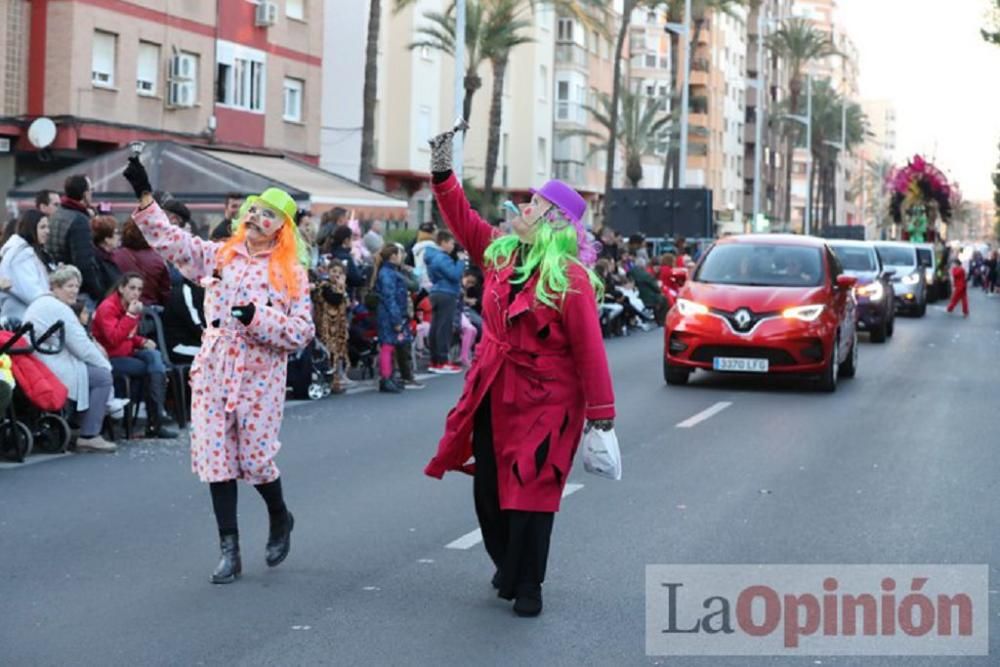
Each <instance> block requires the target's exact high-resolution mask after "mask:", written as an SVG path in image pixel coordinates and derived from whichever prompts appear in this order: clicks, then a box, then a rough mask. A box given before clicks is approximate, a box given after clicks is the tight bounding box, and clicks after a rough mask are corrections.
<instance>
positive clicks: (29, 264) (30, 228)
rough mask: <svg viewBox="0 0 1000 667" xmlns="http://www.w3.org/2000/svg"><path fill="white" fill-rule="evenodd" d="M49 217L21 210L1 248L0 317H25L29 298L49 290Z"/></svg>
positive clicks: (38, 212)
mask: <svg viewBox="0 0 1000 667" xmlns="http://www.w3.org/2000/svg"><path fill="white" fill-rule="evenodd" d="M48 238H49V219H48V218H47V217H45V214H44V213H42V212H41V211H39V210H37V209H31V210H28V211H25V212H24V213H22V214H21V217H20V218H18V220H17V225H16V226H15V227H14V234H13V235H12V236H11V237H10V238H9V239H8V240H7V242H6V243H4V245H3V248H0V278H2V279H4V281H3V284H2V288H3V290H2V291H0V318H3V319H6V320H22V319H24V311H25V309H26V308H27V307H28V304H30V303H31V302H32V301H34V300H35V299H37V298H38V297H39V296H41V295H42V294H45V293H46V292H48V291H49V267H48V264H49V257H48V254H46V252H45V243H46V241H47V240H48Z"/></svg>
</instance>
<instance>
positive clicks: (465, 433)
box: [424, 175, 615, 512]
mask: <svg viewBox="0 0 1000 667" xmlns="http://www.w3.org/2000/svg"><path fill="white" fill-rule="evenodd" d="M434 196H435V198H436V199H437V203H438V207H439V208H440V210H441V215H442V216H443V217H444V220H445V222H446V223H447V224H448V227H449V228H450V229H451V231H452V232H453V233H454V234H455V236H456V238H457V239H458V241H459V242H460V243H461V244H462V246H464V247H465V249H466V250H467V251H468V252H469V256H470V258H471V259H472V262H473V263H474V264H476V265H478V266H480V267H483V269H484V273H485V285H484V288H483V324H484V329H483V339H482V342H481V343H480V345H479V347H477V348H476V358H475V360H474V362H473V364H472V368H471V369H470V370H469V373H468V375H467V376H466V379H465V388H464V390H463V391H462V396H461V398H459V401H458V404H457V405H456V406H455V407H454V408H452V410H451V412H449V413H448V418H447V421H446V423H445V434H444V437H442V438H441V441H440V443H439V444H438V451H437V454H436V455H435V456H434V458H433V459H431V461H430V463H429V464H427V467H426V468H425V470H424V472H425V474H427V475H430V476H431V477H437V478H441V477H442V476H443V475H444V473H445V472H447V471H449V470H459V471H462V472H466V473H470V474H471V473H472V472H473V471H474V466H473V464H471V463H470V462H469V460H470V459H471V458H472V427H473V421H474V417H475V414H476V410H477V408H478V407H479V405H480V403H481V402H482V400H483V397H484V396H485V395H486V392H487V391H489V392H490V394H491V407H492V417H493V448H494V451H495V453H496V461H497V475H498V483H499V494H500V508H501V509H505V510H524V511H534V512H555V511H557V510H558V509H559V501H560V499H561V498H562V490H563V487H564V486H565V484H566V479H567V478H568V477H569V472H570V466H571V465H572V462H573V455H574V454H575V453H576V449H577V446H578V445H579V443H580V438H581V435H582V432H583V425H584V419H591V420H596V419H613V418H614V416H615V408H614V392H613V390H612V387H611V375H610V373H609V371H608V361H607V356H606V355H605V351H604V341H603V339H602V338H601V326H600V322H599V321H598V316H597V301H596V297H595V295H594V290H593V289H592V287H591V285H590V281H589V280H588V278H587V273H586V271H585V270H584V269H583V268H582V267H580V266H578V265H575V264H570V265H569V269H568V274H569V279H570V289H569V292H567V294H566V296H565V298H564V299H563V301H562V304H561V306H562V307H561V308H560V309H558V310H557V309H555V308H551V307H549V306H546V305H545V304H543V303H540V302H539V301H538V300H537V299H536V298H535V280H534V279H532V280H530V281H529V282H528V283H527V284H526V285H525V286H524V289H522V290H521V292H520V293H519V294H518V295H517V296H516V297H515V298H514V300H513V302H512V303H510V305H509V306H508V303H509V302H510V290H511V284H510V279H511V277H512V274H513V271H514V269H513V266H508V267H506V268H504V269H503V270H500V271H497V270H493V269H490V268H487V267H484V266H483V252H484V251H485V250H486V247H487V246H488V245H489V244H490V242H491V241H492V240H493V239H494V238H496V235H497V234H498V233H499V232H498V230H496V229H494V228H493V227H491V226H490V225H488V224H486V223H485V222H484V221H483V220H482V219H481V218H480V217H479V216H478V215H477V214H476V213H475V212H474V211H472V209H471V207H470V206H469V202H468V200H467V199H466V198H465V193H464V192H463V191H462V188H461V186H460V185H459V183H458V180H457V179H456V178H455V176H454V175H452V176H451V177H450V178H449V179H448V180H446V181H444V182H443V183H439V184H435V185H434ZM546 440H547V441H548V454H547V456H546V457H545V459H544V461H543V462H542V465H541V467H540V468H539V467H537V466H536V457H535V455H536V450H538V448H539V447H540V446H541V445H542V444H543V443H544V442H545V441H546Z"/></svg>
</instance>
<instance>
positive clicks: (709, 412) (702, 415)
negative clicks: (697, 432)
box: [677, 401, 732, 428]
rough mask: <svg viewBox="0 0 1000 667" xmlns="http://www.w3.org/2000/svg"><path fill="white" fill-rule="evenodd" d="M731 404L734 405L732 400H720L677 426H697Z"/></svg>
mask: <svg viewBox="0 0 1000 667" xmlns="http://www.w3.org/2000/svg"><path fill="white" fill-rule="evenodd" d="M730 405H732V402H731V401H719V402H718V403H716V404H715V405H713V406H712V407H710V408H707V409H705V410H702V411H701V412H699V413H698V414H696V415H694V416H693V417H690V418H688V419H685V420H684V421H682V422H681V423H680V424H678V425H677V428H694V427H695V426H697V425H698V424H700V423H702V422H703V421H705V420H706V419H711V418H712V417H714V416H715V415H717V414H719V413H720V412H722V411H723V410H725V409H726V408H728V407H729V406H730Z"/></svg>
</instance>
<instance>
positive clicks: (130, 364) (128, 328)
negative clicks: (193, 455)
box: [91, 273, 177, 439]
mask: <svg viewBox="0 0 1000 667" xmlns="http://www.w3.org/2000/svg"><path fill="white" fill-rule="evenodd" d="M142 286H143V279H142V276H141V275H139V274H138V273H126V274H124V275H123V276H122V277H121V280H119V281H118V284H117V285H116V286H115V289H114V291H112V292H111V294H109V295H108V296H107V298H105V299H104V301H102V302H101V304H100V305H99V306H98V307H97V311H96V312H95V313H94V323H93V325H92V327H91V329H92V330H93V331H92V333H93V335H94V340H96V341H97V342H98V343H100V344H101V346H102V347H104V349H105V350H106V351H107V353H108V357H109V359H110V361H111V368H112V370H113V371H114V373H115V374H116V375H127V376H128V377H130V378H133V379H138V380H141V381H142V382H143V383H144V384H145V386H146V414H147V420H146V437H147V438H162V439H170V438H176V437H177V434H176V433H174V432H173V431H170V430H168V429H166V428H164V427H163V420H164V416H163V402H164V399H165V398H166V387H167V379H166V372H167V371H166V368H165V367H164V365H163V356H162V355H161V354H160V351H159V350H157V349H156V343H154V342H153V341H151V340H149V339H148V338H143V337H142V336H140V335H139V321H140V319H141V318H142V308H143V306H142V301H141V300H140V298H139V297H140V295H141V294H142Z"/></svg>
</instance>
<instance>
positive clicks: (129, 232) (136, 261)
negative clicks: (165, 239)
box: [111, 218, 170, 306]
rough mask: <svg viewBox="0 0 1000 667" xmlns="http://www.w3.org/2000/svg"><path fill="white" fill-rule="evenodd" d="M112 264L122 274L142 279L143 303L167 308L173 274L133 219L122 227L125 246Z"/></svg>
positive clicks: (123, 244) (122, 246)
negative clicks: (150, 245)
mask: <svg viewBox="0 0 1000 667" xmlns="http://www.w3.org/2000/svg"><path fill="white" fill-rule="evenodd" d="M111 259H112V261H113V262H114V263H115V266H117V267H118V270H119V271H121V272H122V273H137V274H139V275H140V276H141V277H142V295H141V296H140V297H139V298H140V299H142V303H143V304H145V305H147V306H152V305H157V306H165V305H166V304H167V302H168V301H169V300H170V270H169V269H167V263H166V262H165V261H163V258H162V257H160V255H159V253H157V252H156V251H155V250H153V249H152V248H151V247H149V244H148V243H146V238H145V237H144V236H143V235H142V232H141V231H140V230H139V226H138V225H136V224H135V221H134V220H132V219H131V218H130V219H129V220H128V221H126V222H125V225H124V226H123V227H122V245H121V247H120V248H118V249H117V250H115V251H114V253H113V254H112V256H111Z"/></svg>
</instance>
